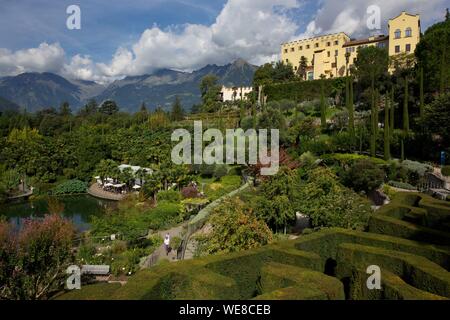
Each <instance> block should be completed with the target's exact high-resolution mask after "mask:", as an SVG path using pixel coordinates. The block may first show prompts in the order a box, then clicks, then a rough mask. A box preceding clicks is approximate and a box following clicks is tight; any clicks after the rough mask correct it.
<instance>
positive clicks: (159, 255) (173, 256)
mask: <svg viewBox="0 0 450 320" xmlns="http://www.w3.org/2000/svg"><path fill="white" fill-rule="evenodd" d="M185 226H186V223H183V224H181V225H179V226H176V227H173V228H171V229H169V230H163V231H158V235H159V236H160V237H161V238H163V239H164V236H165V235H166V234H167V233H168V234H169V235H170V238H171V239H173V238H174V237H178V238H182V233H183V229H184V227H185ZM151 235H152V234H149V235H148V236H149V237H150V236H151ZM162 260H168V261H171V262H173V261H177V248H173V249H172V250H171V251H170V252H169V254H168V255H167V254H166V250H165V248H164V243H163V244H162V245H161V246H159V247H158V249H156V250H155V251H154V252H153V253H152V254H151V255H149V256H148V257H145V259H144V260H143V262H142V268H149V267H151V266H154V265H155V264H157V263H159V262H160V261H162Z"/></svg>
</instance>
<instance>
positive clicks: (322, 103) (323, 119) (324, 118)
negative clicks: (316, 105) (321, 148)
mask: <svg viewBox="0 0 450 320" xmlns="http://www.w3.org/2000/svg"><path fill="white" fill-rule="evenodd" d="M320 78H321V80H320V125H321V127H322V130H325V129H326V128H327V116H326V111H327V107H326V105H325V93H324V80H323V79H324V77H323V76H321V77H320Z"/></svg>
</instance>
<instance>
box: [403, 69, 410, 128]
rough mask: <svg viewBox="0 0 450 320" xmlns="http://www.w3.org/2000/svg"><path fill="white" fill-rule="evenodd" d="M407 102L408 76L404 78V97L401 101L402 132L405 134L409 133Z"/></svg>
mask: <svg viewBox="0 0 450 320" xmlns="http://www.w3.org/2000/svg"><path fill="white" fill-rule="evenodd" d="M408 100H409V83H408V76H405V96H404V99H403V130H405V133H408V132H409V110H408Z"/></svg>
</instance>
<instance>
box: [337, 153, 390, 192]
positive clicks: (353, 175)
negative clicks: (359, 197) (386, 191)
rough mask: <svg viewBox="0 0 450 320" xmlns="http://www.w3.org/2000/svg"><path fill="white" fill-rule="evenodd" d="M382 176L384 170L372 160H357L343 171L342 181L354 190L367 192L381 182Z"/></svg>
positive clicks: (374, 188)
mask: <svg viewBox="0 0 450 320" xmlns="http://www.w3.org/2000/svg"><path fill="white" fill-rule="evenodd" d="M384 176H385V174H384V171H383V170H382V169H381V168H380V167H379V166H377V165H376V164H375V163H373V162H372V161H370V160H358V161H356V162H355V163H354V164H352V165H351V166H350V169H349V170H348V171H346V172H345V173H344V175H343V181H344V184H345V185H346V186H349V187H351V188H353V189H354V190H355V191H358V192H359V191H365V192H366V193H369V192H371V191H373V190H376V189H377V188H378V187H379V186H380V185H381V184H382V183H383V181H384Z"/></svg>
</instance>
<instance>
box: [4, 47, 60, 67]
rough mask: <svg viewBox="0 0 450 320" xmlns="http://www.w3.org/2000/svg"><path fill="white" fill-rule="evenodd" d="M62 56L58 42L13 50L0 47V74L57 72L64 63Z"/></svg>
mask: <svg viewBox="0 0 450 320" xmlns="http://www.w3.org/2000/svg"><path fill="white" fill-rule="evenodd" d="M64 56H65V53H64V50H63V48H61V46H60V45H59V44H58V43H54V44H47V43H41V44H40V45H39V47H37V48H30V49H24V50H17V51H14V52H11V51H10V50H7V49H1V48H0V74H2V75H17V74H19V73H22V72H33V71H34V72H44V71H48V72H59V71H60V70H61V68H62V67H63V65H64Z"/></svg>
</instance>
